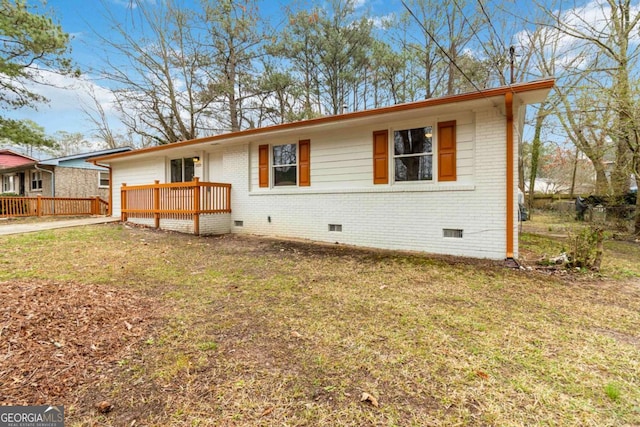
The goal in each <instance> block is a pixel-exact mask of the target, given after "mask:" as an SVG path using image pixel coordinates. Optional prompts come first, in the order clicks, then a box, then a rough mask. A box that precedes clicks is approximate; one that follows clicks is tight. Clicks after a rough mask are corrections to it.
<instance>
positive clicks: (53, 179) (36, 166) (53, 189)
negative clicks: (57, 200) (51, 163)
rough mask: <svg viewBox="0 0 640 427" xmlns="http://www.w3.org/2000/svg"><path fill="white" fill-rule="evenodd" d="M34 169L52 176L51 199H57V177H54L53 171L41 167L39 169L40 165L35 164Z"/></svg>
mask: <svg viewBox="0 0 640 427" xmlns="http://www.w3.org/2000/svg"><path fill="white" fill-rule="evenodd" d="M33 167H34V168H36V170H39V171H42V172H47V173H50V174H51V197H56V180H55V177H54V176H53V175H54V174H53V171H50V170H48V169H42V168H40V167H38V164H37V163H35V164H34V165H33Z"/></svg>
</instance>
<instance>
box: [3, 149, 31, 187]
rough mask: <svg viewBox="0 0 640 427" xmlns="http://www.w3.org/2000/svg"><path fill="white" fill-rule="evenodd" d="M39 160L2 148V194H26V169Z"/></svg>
mask: <svg viewBox="0 0 640 427" xmlns="http://www.w3.org/2000/svg"><path fill="white" fill-rule="evenodd" d="M37 162H38V160H36V159H34V158H32V157H29V156H25V155H24V154H20V153H17V152H15V151H12V150H5V149H0V178H1V179H2V187H0V194H3V193H4V194H19V195H24V194H25V189H26V188H27V184H26V176H27V174H26V173H25V170H27V169H30V168H33V166H34V165H35V164H36V163H37Z"/></svg>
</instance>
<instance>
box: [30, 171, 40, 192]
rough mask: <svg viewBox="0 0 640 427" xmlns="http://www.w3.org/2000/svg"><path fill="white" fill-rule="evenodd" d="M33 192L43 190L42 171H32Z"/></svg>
mask: <svg viewBox="0 0 640 427" xmlns="http://www.w3.org/2000/svg"><path fill="white" fill-rule="evenodd" d="M31 190H32V191H36V190H42V172H40V171H32V172H31Z"/></svg>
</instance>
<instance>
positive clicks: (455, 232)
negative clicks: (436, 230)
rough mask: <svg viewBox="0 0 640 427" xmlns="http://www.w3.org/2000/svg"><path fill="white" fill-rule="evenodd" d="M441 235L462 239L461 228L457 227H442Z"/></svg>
mask: <svg viewBox="0 0 640 427" xmlns="http://www.w3.org/2000/svg"><path fill="white" fill-rule="evenodd" d="M442 237H452V238H454V239H462V230H460V229H457V228H443V229H442Z"/></svg>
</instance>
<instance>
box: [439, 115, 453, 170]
mask: <svg viewBox="0 0 640 427" xmlns="http://www.w3.org/2000/svg"><path fill="white" fill-rule="evenodd" d="M455 180H456V121H455V120H452V121H450V122H442V123H438V181H455Z"/></svg>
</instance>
